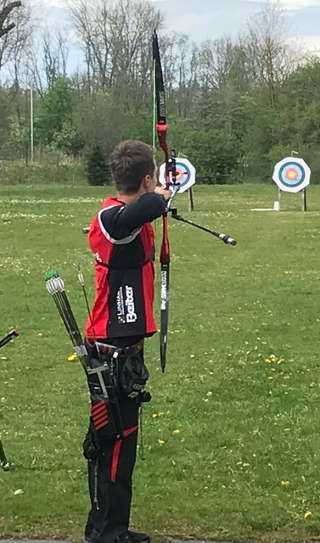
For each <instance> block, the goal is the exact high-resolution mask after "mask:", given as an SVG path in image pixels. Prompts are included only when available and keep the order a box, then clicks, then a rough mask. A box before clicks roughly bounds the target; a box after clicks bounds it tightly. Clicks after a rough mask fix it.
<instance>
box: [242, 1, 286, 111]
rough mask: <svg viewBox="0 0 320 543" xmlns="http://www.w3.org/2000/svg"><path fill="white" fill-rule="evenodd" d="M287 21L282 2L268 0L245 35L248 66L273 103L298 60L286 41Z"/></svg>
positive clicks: (272, 103)
mask: <svg viewBox="0 0 320 543" xmlns="http://www.w3.org/2000/svg"><path fill="white" fill-rule="evenodd" d="M285 26H286V21H285V18H284V12H283V9H282V8H281V6H280V5H279V4H277V3H274V2H271V1H270V0H268V1H267V2H266V3H265V5H264V6H263V8H262V10H261V11H260V12H259V13H257V15H255V16H254V17H253V18H252V19H251V20H250V21H249V23H248V35H247V36H246V37H244V38H243V39H242V43H243V45H244V46H245V48H246V53H247V69H248V71H249V72H250V74H251V77H252V79H253V80H254V81H255V83H256V84H258V85H261V84H262V85H264V86H265V87H266V89H267V90H268V94H269V101H270V105H271V106H274V105H275V104H276V102H277V97H278V96H277V94H278V88H279V84H280V83H281V82H282V81H284V80H285V78H286V77H287V76H288V74H289V73H290V72H291V71H292V69H293V67H294V65H295V63H293V62H292V58H290V53H289V49H288V45H287V44H286V43H285V42H284V36H285Z"/></svg>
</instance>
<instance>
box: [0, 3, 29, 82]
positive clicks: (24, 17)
mask: <svg viewBox="0 0 320 543" xmlns="http://www.w3.org/2000/svg"><path fill="white" fill-rule="evenodd" d="M1 5H2V6H3V7H2V9H1ZM17 7H20V9H19V10H18V11H15V12H14V20H13V21H12V22H11V20H12V17H13V15H12V12H13V10H14V8H17ZM5 25H6V26H5ZM31 33H32V25H31V11H30V8H29V7H27V6H21V2H10V3H7V1H6V0H0V36H2V37H1V39H0V69H1V67H2V66H4V65H5V64H6V63H8V62H10V63H11V67H12V66H13V68H14V70H15V79H16V75H17V67H18V66H19V65H21V58H22V56H23V53H24V49H25V47H26V45H27V42H28V40H29V38H30V36H31Z"/></svg>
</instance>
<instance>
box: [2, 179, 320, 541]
mask: <svg viewBox="0 0 320 543" xmlns="http://www.w3.org/2000/svg"><path fill="white" fill-rule="evenodd" d="M103 196H105V190H104V189H97V188H89V187H61V186H59V187H58V186H52V187H51V186H36V187H35V186H34V187H27V186H16V187H1V189H0V203H1V214H0V220H1V228H0V304H1V305H0V306H1V317H0V336H1V334H2V333H3V334H4V333H5V332H6V331H8V330H9V329H10V328H11V327H15V326H16V327H18V328H19V329H20V330H21V336H20V337H19V338H18V339H17V340H15V341H14V343H11V344H10V345H8V346H6V347H5V348H3V349H2V350H1V353H0V369H1V374H0V375H1V377H0V425H1V426H0V428H1V437H2V440H3V443H4V446H5V450H6V453H7V456H8V457H9V458H10V460H11V461H12V462H13V463H14V466H13V469H12V471H9V472H3V471H1V472H0V536H11V535H18V536H26V535H29V536H38V537H45V536H56V537H68V538H70V539H74V540H80V538H81V535H82V527H83V524H84V521H85V517H86V512H87V509H88V497H87V486H86V465H85V462H84V460H83V459H82V456H81V443H82V438H83V435H84V432H85V429H86V425H87V416H88V396H87V390H86V385H85V380H84V376H83V374H82V370H81V367H80V365H79V364H78V363H77V362H76V363H75V362H73V363H72V362H68V361H67V357H68V355H69V354H70V353H71V352H72V348H71V344H70V341H69V339H68V337H67V335H66V333H65V331H64V329H63V326H62V323H61V322H60V319H59V317H58V314H57V312H56V309H55V307H54V304H53V301H52V300H51V299H50V297H49V296H48V295H47V293H46V291H45V288H44V283H43V279H42V275H43V273H44V272H46V271H47V270H50V269H51V268H57V269H59V271H60V272H61V275H62V276H63V277H64V279H65V283H66V287H67V291H68V293H69V296H70V299H71V301H72V304H73V306H74V310H75V313H76V315H77V317H78V320H79V324H80V326H81V327H82V326H83V324H84V321H85V318H86V310H85V305H84V302H83V299H82V294H81V289H80V287H79V285H78V284H77V279H76V271H75V265H77V264H78V263H80V264H81V265H82V268H83V270H84V271H85V273H86V278H87V284H88V290H89V293H90V296H91V295H92V293H93V289H92V278H93V275H92V262H91V255H90V253H89V250H88V248H87V243H86V237H85V236H84V235H83V234H82V232H81V227H82V226H85V225H87V224H88V222H89V220H90V218H91V217H92V216H93V215H94V213H95V212H96V210H97V209H98V208H99V205H100V202H101V200H102V198H103ZM275 196H276V189H275V188H274V187H273V186H271V185H270V186H264V185H251V186H250V185H243V186H228V187H198V188H197V189H196V191H195V211H194V213H193V214H192V215H189V214H188V213H187V211H186V209H187V200H186V197H185V196H182V197H181V200H179V202H177V203H178V204H179V211H181V212H184V214H185V215H186V216H187V217H190V218H193V219H194V220H195V221H198V222H199V223H201V224H203V225H206V226H208V227H212V228H216V229H220V230H222V231H224V232H227V233H229V234H231V235H233V236H234V237H235V238H236V239H237V240H238V245H237V247H228V246H225V245H224V244H223V243H221V242H219V241H218V240H216V239H215V238H213V237H211V236H209V235H207V234H205V233H202V232H200V231H198V230H196V229H193V228H191V227H190V226H187V225H183V224H180V223H177V222H175V223H173V222H172V221H171V223H170V237H171V251H172V267H171V270H172V273H171V315H170V336H169V352H168V363H167V371H166V373H165V374H164V375H162V374H161V372H160V370H159V355H158V350H159V348H158V347H159V346H158V343H159V338H158V336H157V337H154V338H152V339H151V340H149V341H148V343H147V347H146V353H147V356H146V360H147V363H148V366H149V369H150V371H151V375H152V377H151V380H150V389H151V392H152V395H153V401H152V403H151V404H149V405H148V406H146V408H145V409H144V442H145V456H146V459H145V460H144V461H142V460H140V459H139V460H138V462H137V468H136V471H135V494H134V504H133V518H132V520H133V524H134V525H135V527H137V528H143V529H144V530H146V531H150V532H151V533H153V534H155V535H159V536H167V535H171V536H181V537H197V538H205V539H210V538H217V539H229V540H230V539H235V540H240V539H245V538H256V539H260V540H264V541H268V542H269V541H275V540H277V541H288V540H289V541H298V540H300V541H302V540H306V539H312V538H319V536H320V435H319V426H320V421H319V419H320V386H319V376H320V356H319V330H320V312H319V307H320V281H319V278H320V252H319V218H320V186H316V187H312V188H311V189H310V191H309V193H308V200H309V208H310V211H308V213H302V212H301V211H300V209H301V203H300V199H299V198H298V196H293V195H285V196H284V197H283V200H282V205H283V209H286V211H281V212H280V213H263V212H252V211H250V209H251V208H256V207H272V204H273V200H274V199H275ZM156 231H157V233H158V236H159V237H160V234H161V223H160V222H159V224H157V225H156Z"/></svg>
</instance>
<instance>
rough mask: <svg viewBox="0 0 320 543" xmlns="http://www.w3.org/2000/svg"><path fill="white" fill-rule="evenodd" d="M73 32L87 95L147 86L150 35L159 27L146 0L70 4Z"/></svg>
mask: <svg viewBox="0 0 320 543" xmlns="http://www.w3.org/2000/svg"><path fill="white" fill-rule="evenodd" d="M71 16H72V20H73V24H74V28H75V30H76V32H77V34H78V36H79V38H80V40H81V42H82V46H83V50H84V56H85V62H86V72H87V80H88V85H89V89H90V91H92V90H95V89H103V90H106V89H111V88H113V87H115V86H117V88H118V91H120V92H123V94H124V97H125V91H126V90H128V85H129V87H131V86H132V85H133V87H135V88H137V87H139V92H140V91H141V88H142V86H143V85H145V84H146V81H149V82H150V76H151V71H150V66H151V65H152V62H151V56H150V55H151V47H150V43H151V38H150V35H151V32H152V30H151V29H153V28H158V27H159V26H160V25H161V22H162V19H161V16H160V12H159V11H157V10H156V9H155V8H154V6H153V5H152V3H151V2H150V1H149V0H118V1H117V2H116V3H115V2H113V1H112V0H95V1H94V2H93V1H92V0H90V1H89V2H88V1H86V0H74V1H73V5H72V8H71Z"/></svg>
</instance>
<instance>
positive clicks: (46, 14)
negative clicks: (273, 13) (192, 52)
mask: <svg viewBox="0 0 320 543" xmlns="http://www.w3.org/2000/svg"><path fill="white" fill-rule="evenodd" d="M29 1H30V2H32V3H36V4H37V6H38V7H40V8H41V10H40V13H41V14H42V20H44V19H45V20H46V21H47V23H48V22H49V23H50V24H51V21H52V24H54V25H57V24H59V25H60V24H61V25H65V24H66V21H67V10H66V8H65V6H66V3H67V0H29ZM152 1H153V3H154V5H155V6H156V7H157V8H159V9H160V10H161V12H162V13H163V15H164V17H165V27H164V30H166V31H169V32H173V33H175V32H177V33H183V34H187V35H188V36H189V37H190V38H191V40H193V41H195V42H198V43H200V42H201V41H204V40H205V39H207V38H210V39H217V38H220V37H222V36H225V35H228V36H236V35H237V34H239V33H240V32H241V31H242V30H244V29H245V27H246V22H247V21H248V19H249V18H250V17H251V16H253V15H254V14H255V13H257V12H258V11H259V10H261V8H262V6H263V4H265V1H264V0H152ZM278 3H279V4H280V5H281V6H282V7H283V8H284V9H285V12H286V21H287V23H288V26H287V35H288V36H289V37H290V38H291V40H293V41H294V42H295V43H296V42H298V43H299V46H300V45H304V47H305V48H308V49H310V50H312V51H317V52H320V0H282V1H280V2H278ZM37 11H38V13H39V10H37ZM285 37H287V36H285Z"/></svg>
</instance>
